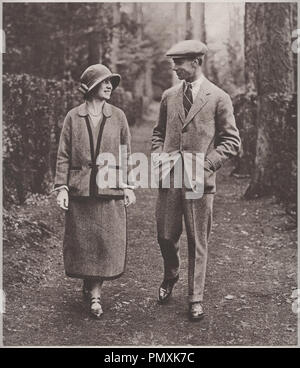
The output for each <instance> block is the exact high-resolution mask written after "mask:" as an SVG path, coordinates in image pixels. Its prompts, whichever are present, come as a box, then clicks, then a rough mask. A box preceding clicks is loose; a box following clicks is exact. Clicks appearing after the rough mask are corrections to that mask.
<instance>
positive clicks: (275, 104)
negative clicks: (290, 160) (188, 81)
mask: <svg viewBox="0 0 300 368" xmlns="http://www.w3.org/2000/svg"><path fill="white" fill-rule="evenodd" d="M252 7H253V9H252ZM247 8H248V9H247V10H250V9H251V11H250V13H252V12H253V18H252V17H251V19H253V21H254V22H255V26H256V27H255V30H254V31H255V32H254V34H253V38H251V41H252V42H251V45H252V48H251V49H252V51H253V59H251V58H250V59H249V60H248V59H247V63H250V64H251V63H253V68H251V70H248V77H247V78H248V79H246V80H247V83H248V85H250V86H251V87H252V88H253V90H254V91H255V90H256V91H257V92H256V93H257V96H258V97H257V104H258V106H257V140H256V155H255V163H254V164H255V165H254V170H253V173H252V176H251V183H250V185H249V187H248V189H247V191H246V193H245V197H246V198H255V197H259V196H263V195H266V194H270V193H272V191H273V189H274V185H275V182H276V174H277V170H278V167H279V165H280V160H281V158H280V152H278V151H280V149H279V148H280V147H284V144H289V142H282V140H284V137H285V131H286V129H287V125H288V124H289V122H288V120H287V110H288V106H289V102H290V100H291V98H292V92H293V54H292V48H291V33H292V14H293V13H292V9H293V7H292V4H291V3H256V4H255V3H248V4H247ZM246 14H247V12H246ZM246 75H247V74H246Z"/></svg>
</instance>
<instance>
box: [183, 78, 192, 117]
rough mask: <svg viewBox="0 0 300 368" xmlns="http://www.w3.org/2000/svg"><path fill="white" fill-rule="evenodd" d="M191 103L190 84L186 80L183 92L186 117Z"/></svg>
mask: <svg viewBox="0 0 300 368" xmlns="http://www.w3.org/2000/svg"><path fill="white" fill-rule="evenodd" d="M192 105H193V94H192V84H191V83H188V82H186V88H185V91H184V93H183V107H184V112H185V117H187V115H188V113H189V111H190V109H191V107H192Z"/></svg>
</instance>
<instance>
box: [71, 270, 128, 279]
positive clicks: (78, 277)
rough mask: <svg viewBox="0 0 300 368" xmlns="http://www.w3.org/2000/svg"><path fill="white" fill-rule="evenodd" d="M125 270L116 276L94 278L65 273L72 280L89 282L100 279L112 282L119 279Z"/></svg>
mask: <svg viewBox="0 0 300 368" xmlns="http://www.w3.org/2000/svg"><path fill="white" fill-rule="evenodd" d="M124 272H125V270H124V271H122V272H121V273H119V274H118V275H115V276H101V275H99V276H95V275H80V274H75V273H68V272H66V276H68V277H71V278H74V279H84V280H85V279H89V280H93V279H102V280H114V279H118V278H119V277H121V276H122V275H123V274H124Z"/></svg>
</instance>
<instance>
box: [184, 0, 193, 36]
mask: <svg viewBox="0 0 300 368" xmlns="http://www.w3.org/2000/svg"><path fill="white" fill-rule="evenodd" d="M191 10H192V4H191V3H186V4H185V19H186V21H185V24H186V30H185V39H186V40H190V39H192V38H193V34H194V32H193V20H192V14H191Z"/></svg>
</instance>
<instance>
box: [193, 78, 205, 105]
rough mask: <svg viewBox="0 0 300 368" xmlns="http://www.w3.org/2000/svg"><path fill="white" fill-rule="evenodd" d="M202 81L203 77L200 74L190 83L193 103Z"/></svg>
mask: <svg viewBox="0 0 300 368" xmlns="http://www.w3.org/2000/svg"><path fill="white" fill-rule="evenodd" d="M203 81H204V75H203V74H201V76H200V78H198V79H196V80H195V81H194V82H192V83H191V84H192V94H193V101H195V99H196V97H197V94H198V92H199V90H200V86H201V84H202V82H203Z"/></svg>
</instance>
